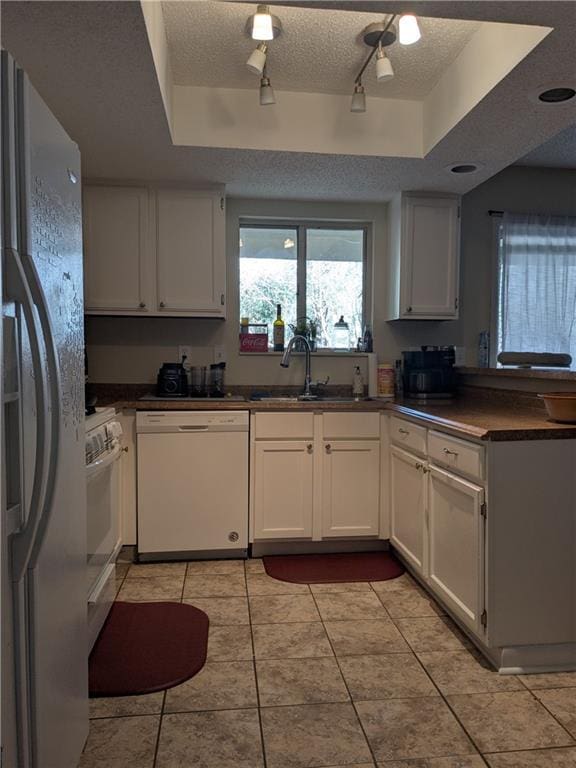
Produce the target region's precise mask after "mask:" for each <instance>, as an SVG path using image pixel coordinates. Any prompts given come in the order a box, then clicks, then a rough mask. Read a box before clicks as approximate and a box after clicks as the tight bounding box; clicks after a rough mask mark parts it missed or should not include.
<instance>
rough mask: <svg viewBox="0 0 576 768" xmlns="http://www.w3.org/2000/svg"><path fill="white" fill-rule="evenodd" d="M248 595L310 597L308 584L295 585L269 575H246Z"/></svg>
mask: <svg viewBox="0 0 576 768" xmlns="http://www.w3.org/2000/svg"><path fill="white" fill-rule="evenodd" d="M246 583H247V585H248V594H249V595H250V596H251V597H252V595H309V594H310V587H309V586H308V584H293V583H292V582H290V581H280V580H279V579H273V578H272V577H271V576H268V574H267V573H248V574H246Z"/></svg>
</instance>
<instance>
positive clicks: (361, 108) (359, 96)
mask: <svg viewBox="0 0 576 768" xmlns="http://www.w3.org/2000/svg"><path fill="white" fill-rule="evenodd" d="M350 112H366V93H365V92H364V86H363V85H362V83H361V82H360V81H358V82H357V83H356V84H355V85H354V93H353V94H352V101H351V102H350Z"/></svg>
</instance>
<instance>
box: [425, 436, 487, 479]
mask: <svg viewBox="0 0 576 768" xmlns="http://www.w3.org/2000/svg"><path fill="white" fill-rule="evenodd" d="M428 455H429V457H430V459H431V460H432V461H433V462H435V463H436V464H442V465H443V466H445V467H450V469H452V470H454V471H455V472H459V473H461V474H463V475H468V476H469V477H473V478H476V479H478V480H482V478H483V477H484V449H483V448H482V446H481V445H475V444H474V443H468V442H466V441H465V440H458V438H456V437H449V436H448V435H444V434H442V433H441V432H432V431H430V433H429V435H428Z"/></svg>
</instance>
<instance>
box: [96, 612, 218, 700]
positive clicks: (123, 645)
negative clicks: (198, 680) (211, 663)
mask: <svg viewBox="0 0 576 768" xmlns="http://www.w3.org/2000/svg"><path fill="white" fill-rule="evenodd" d="M208 625H209V622H208V616H207V615H206V614H205V613H204V612H203V611H201V610H199V609H198V608H194V607H193V606H192V605H182V604H181V603H123V602H117V603H114V605H113V606H112V609H111V611H110V614H109V615H108V619H107V620H106V623H105V625H104V627H103V628H102V632H101V633H100V636H99V637H98V640H97V641H96V644H95V646H94V649H93V651H92V653H91V654H90V660H89V688H90V696H91V697H98V696H133V695H137V694H143V693H153V692H154V691H161V690H164V689H165V688H172V687H173V686H175V685H179V684H180V683H183V682H184V681H185V680H188V679H189V678H190V677H193V676H194V675H195V674H196V673H197V672H199V671H200V670H201V669H202V667H203V666H204V663H205V662H206V649H207V647H208Z"/></svg>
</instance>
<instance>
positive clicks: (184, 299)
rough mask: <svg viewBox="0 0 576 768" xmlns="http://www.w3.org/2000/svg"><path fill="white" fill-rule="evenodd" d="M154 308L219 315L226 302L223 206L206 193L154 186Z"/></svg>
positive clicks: (181, 312) (175, 311)
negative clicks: (155, 296)
mask: <svg viewBox="0 0 576 768" xmlns="http://www.w3.org/2000/svg"><path fill="white" fill-rule="evenodd" d="M156 231H157V275H158V310H159V311H160V312H162V313H163V314H166V313H167V314H186V315H195V316H198V315H201V316H202V315H205V316H222V315H223V314H224V305H225V279H226V277H225V270H226V267H225V259H226V254H225V252H224V205H223V199H222V198H220V197H219V196H218V197H215V196H214V195H211V194H200V193H197V192H189V191H186V190H165V189H161V190H159V191H158V193H157V196H156Z"/></svg>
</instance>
